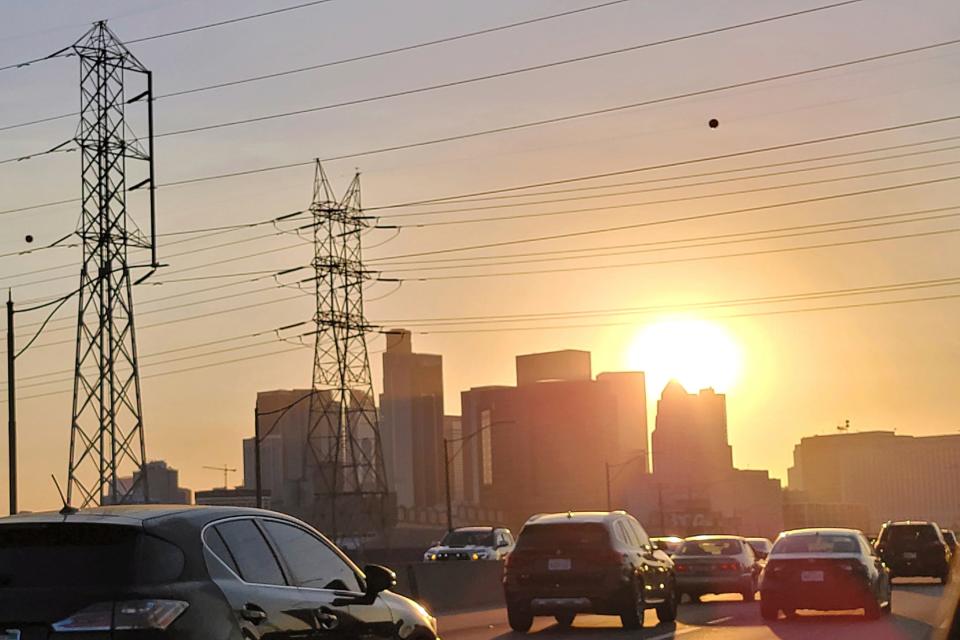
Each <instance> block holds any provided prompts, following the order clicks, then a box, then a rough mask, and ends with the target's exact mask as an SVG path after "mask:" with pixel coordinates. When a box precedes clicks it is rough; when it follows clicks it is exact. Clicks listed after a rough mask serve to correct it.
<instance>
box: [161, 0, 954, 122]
mask: <svg viewBox="0 0 960 640" xmlns="http://www.w3.org/2000/svg"><path fill="white" fill-rule="evenodd" d="M862 1H863V0H844V1H842V2H835V3H832V4H827V5H822V6H819V7H813V8H811V9H804V10H801V11H793V12H790V13H783V14H779V15H776V16H771V17H768V18H762V19H759V20H751V21H748V22H741V23H738V24H733V25H728V26H725V27H719V28H716V29H709V30H706V31H699V32H696V33H689V34H684V35H681V36H675V37H671V38H665V39H662V40H656V41H653V42H644V43H641V44H636V45H632V46H629V47H621V48H617V49H610V50H607V51H601V52H598V53H593V54H588V55H583V56H576V57H573V58H564V59H562V60H555V61H553V62H546V63H543V64H537V65H530V66H526V67H520V68H517V69H510V70H507V71H499V72H496V73H490V74H484V75H479V76H472V77H469V78H462V79H460V80H453V81H450V82H443V83H439V84H433V85H428V86H424V87H417V88H414V89H404V90H401V91H395V92H390V93H383V94H379V95H375V96H368V97H365V98H356V99H353V100H345V101H341V102H335V103H329V104H324V105H319V106H316V107H308V108H305V109H296V110H293V111H284V112H280V113H274V114H268V115H263V116H256V117H252V118H244V119H241V120H229V121H224V122H215V123H211V124H207V125H202V126H197V127H190V128H186V129H178V130H175V131H167V132H163V133H159V134H157V136H158V137H163V136H175V135H182V134H185V133H197V132H200V131H209V130H212V129H222V128H224V127H234V126H239V125H245V124H253V123H257V122H264V121H267V120H276V119H279V118H289V117H292V116H298V115H304V114H307V113H316V112H318V111H326V110H328V109H338V108H342V107H349V106H356V105H359V104H366V103H370V102H378V101H381V100H389V99H393V98H398V97H402V96H409V95H415V94H419V93H426V92H431V91H437V90H440V89H449V88H452V87H458V86H463V85H467V84H474V83H477V82H485V81H488V80H495V79H500V78H506V77H510V76H515V75H521V74H525V73H531V72H534V71H543V70H545V69H552V68H556V67H561V66H566V65H569V64H577V63H580V62H587V61H590V60H598V59H601V58H605V57H610V56H615V55H621V54H624V53H630V52H633V51H639V50H642V49H647V48H651V47H657V46H661V45H665V44H671V43H676V42H682V41H684V40H691V39H695V38H701V37H704V36H709V35H715V34H718V33H724V32H728V31H733V30H737V29H743V28H746V27H752V26H756V25H760V24H766V23H770V22H775V21H778V20H784V19H788V18H794V17H797V16H800V15H805V14H810V13H814V12H818V11H824V10H828V9H835V8H837V7H842V6H846V5H850V4H855V3H858V2H862ZM958 42H960V40H953V41H950V42H941V43H937V44H933V45H927V46H923V47H915V48H913V49H904V50H902V51H897V52H891V53H885V54H881V55H877V56H871V57H869V58H861V59H858V60H851V61H847V62H842V63H837V64H832V65H826V66H822V67H817V68H814V69H807V70H803V71H798V72H793V73H788V74H781V75H778V76H772V77H769V78H761V79H757V80H751V81H747V82H742V83H736V84H730V85H725V86H721V87H713V88H710V89H703V90H700V91H696V92H688V93H685V94H679V95H676V96H670V97H667V98H657V99H654V100H648V101H644V102H636V103H632V104H628V105H620V106H617V107H610V108H607V109H601V110H595V111H589V112H582V113H578V114H572V115H567V116H563V117H561V118H551V119H549V120H544V121H538V122H537V123H526V124H523V125H514V127H513V128H526V127H531V126H539V125H540V124H552V123H554V122H562V121H564V120H570V119H574V118H583V117H588V116H592V115H600V114H602V113H611V112H614V111H621V110H624V109H632V108H636V107H640V106H646V105H651V104H658V103H661V102H668V101H671V100H678V99H681V98H688V97H693V96H699V95H707V94H710V93H715V92H718V91H727V90H729V89H735V88H740V87H746V86H752V85H755V84H759V83H762V82H772V81H774V80H783V79H787V78H793V77H797V76H801V75H806V74H810V73H817V72H820V71H827V70H831V69H836V68H841V67H846V66H850V65H854V64H863V63H866V62H873V61H877V60H883V59H886V58H890V57H894V56H901V55H906V54H909V53H918V52H921V51H926V50H929V49H934V48H937V47H945V46H949V45H952V44H957V43H958ZM475 135H477V134H475Z"/></svg>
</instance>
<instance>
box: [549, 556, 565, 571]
mask: <svg viewBox="0 0 960 640" xmlns="http://www.w3.org/2000/svg"><path fill="white" fill-rule="evenodd" d="M547 569H549V570H550V571H570V558H550V559H549V560H547Z"/></svg>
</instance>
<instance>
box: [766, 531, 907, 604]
mask: <svg viewBox="0 0 960 640" xmlns="http://www.w3.org/2000/svg"><path fill="white" fill-rule="evenodd" d="M892 597H893V591H892V588H891V586H890V571H889V570H888V569H887V567H886V566H885V565H884V564H883V561H882V560H881V559H880V558H879V556H877V555H876V553H875V552H874V550H873V548H872V547H871V546H870V543H869V542H868V541H867V539H866V538H865V537H864V536H863V534H862V533H860V532H859V531H855V530H853V529H797V530H795V531H785V532H783V533H781V534H780V535H779V536H778V537H777V541H776V542H775V543H774V545H773V550H772V551H771V552H770V556H769V557H768V558H767V565H766V566H765V567H764V569H763V573H762V574H761V576H760V615H761V616H762V617H763V619H764V620H776V619H777V616H778V615H779V613H780V611H783V612H784V614H786V615H787V616H791V615H793V614H794V613H795V612H796V611H797V609H817V610H822V611H826V610H834V611H836V610H845V609H860V608H862V609H864V612H865V613H866V616H867V617H868V618H878V617H880V616H881V615H884V614H887V613H890V610H891V606H892Z"/></svg>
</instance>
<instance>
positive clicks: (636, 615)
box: [620, 582, 647, 629]
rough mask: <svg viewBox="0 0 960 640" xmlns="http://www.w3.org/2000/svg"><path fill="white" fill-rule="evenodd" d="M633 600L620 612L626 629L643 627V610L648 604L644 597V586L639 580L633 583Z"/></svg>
mask: <svg viewBox="0 0 960 640" xmlns="http://www.w3.org/2000/svg"><path fill="white" fill-rule="evenodd" d="M631 601H632V602H631V603H630V604H629V605H628V606H627V607H626V608H625V609H624V610H623V611H622V612H621V613H620V624H622V625H623V628H624V629H640V628H641V627H643V612H644V611H645V610H646V608H647V605H646V603H645V602H644V599H643V586H642V585H641V584H640V583H639V582H635V583H634V584H633V589H632V590H631Z"/></svg>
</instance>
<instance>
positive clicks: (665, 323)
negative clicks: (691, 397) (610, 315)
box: [627, 317, 742, 394]
mask: <svg viewBox="0 0 960 640" xmlns="http://www.w3.org/2000/svg"><path fill="white" fill-rule="evenodd" d="M627 364H628V366H629V367H630V368H631V369H634V370H639V371H644V372H646V374H647V387H648V389H649V391H650V392H651V393H652V394H659V393H660V391H661V390H662V389H663V387H664V385H665V384H666V383H667V382H668V381H670V380H677V381H678V382H680V384H682V385H683V386H684V388H686V389H687V391H691V392H696V391H699V390H700V389H704V388H706V387H713V388H714V389H716V390H717V391H721V392H727V391H729V390H730V389H731V388H732V387H733V386H734V385H736V383H737V380H738V379H739V377H740V370H741V367H742V354H741V350H740V346H739V345H738V344H737V342H736V341H735V340H734V339H733V337H731V336H730V334H729V333H728V332H727V331H726V330H725V329H724V328H723V327H721V326H719V325H717V324H714V323H712V322H709V321H707V320H703V319H699V318H690V317H675V318H666V319H663V320H660V321H658V322H656V323H654V324H651V325H648V326H646V327H644V328H643V329H641V330H640V331H639V332H638V333H637V335H636V337H635V338H634V340H633V342H632V343H631V345H630V347H629V350H628V352H627Z"/></svg>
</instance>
